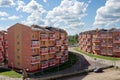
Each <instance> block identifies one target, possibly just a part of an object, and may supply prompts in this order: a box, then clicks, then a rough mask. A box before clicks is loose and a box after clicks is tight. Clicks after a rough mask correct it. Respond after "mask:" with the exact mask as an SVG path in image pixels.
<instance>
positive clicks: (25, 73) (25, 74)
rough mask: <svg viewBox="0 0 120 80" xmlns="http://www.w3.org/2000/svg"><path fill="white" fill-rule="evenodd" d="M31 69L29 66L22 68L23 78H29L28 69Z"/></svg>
mask: <svg viewBox="0 0 120 80" xmlns="http://www.w3.org/2000/svg"><path fill="white" fill-rule="evenodd" d="M28 70H29V69H28V68H27V69H25V68H24V69H22V70H20V72H22V76H23V77H22V80H26V78H28V74H27V71H28Z"/></svg>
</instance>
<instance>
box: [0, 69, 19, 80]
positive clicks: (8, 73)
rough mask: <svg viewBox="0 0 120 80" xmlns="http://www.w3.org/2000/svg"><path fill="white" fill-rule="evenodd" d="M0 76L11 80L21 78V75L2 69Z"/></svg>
mask: <svg viewBox="0 0 120 80" xmlns="http://www.w3.org/2000/svg"><path fill="white" fill-rule="evenodd" d="M0 75H3V76H8V77H11V78H20V77H21V74H19V73H17V72H15V71H12V70H9V69H3V68H0Z"/></svg>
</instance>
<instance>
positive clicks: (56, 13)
mask: <svg viewBox="0 0 120 80" xmlns="http://www.w3.org/2000/svg"><path fill="white" fill-rule="evenodd" d="M88 4H89V2H88V3H84V2H79V1H77V0H62V1H61V4H60V5H59V6H58V7H55V8H54V9H53V10H51V11H49V12H48V14H47V16H46V19H47V20H46V22H45V24H46V25H49V26H58V27H62V28H64V29H66V30H68V28H69V29H70V30H69V31H72V32H73V30H76V29H78V27H79V28H80V27H83V26H84V25H85V24H84V23H83V22H82V18H83V17H84V16H86V10H87V7H88ZM79 30H80V29H79ZM77 31H78V30H77ZM69 33H71V32H69Z"/></svg>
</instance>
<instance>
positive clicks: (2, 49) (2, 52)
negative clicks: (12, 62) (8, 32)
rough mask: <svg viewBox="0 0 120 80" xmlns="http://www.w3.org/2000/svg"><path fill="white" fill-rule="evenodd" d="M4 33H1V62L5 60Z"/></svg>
mask: <svg viewBox="0 0 120 80" xmlns="http://www.w3.org/2000/svg"><path fill="white" fill-rule="evenodd" d="M3 55H4V47H3V33H2V32H1V33H0V63H2V62H3V61H4V56H3Z"/></svg>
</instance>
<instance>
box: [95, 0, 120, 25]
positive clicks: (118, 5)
mask: <svg viewBox="0 0 120 80" xmlns="http://www.w3.org/2000/svg"><path fill="white" fill-rule="evenodd" d="M118 22H120V0H107V1H106V4H105V6H103V7H101V8H99V9H98V10H97V14H96V17H95V22H94V25H95V26H112V25H115V24H117V23H118Z"/></svg>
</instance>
